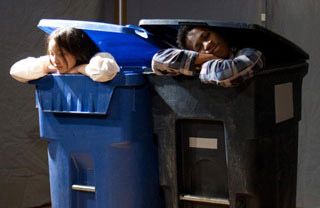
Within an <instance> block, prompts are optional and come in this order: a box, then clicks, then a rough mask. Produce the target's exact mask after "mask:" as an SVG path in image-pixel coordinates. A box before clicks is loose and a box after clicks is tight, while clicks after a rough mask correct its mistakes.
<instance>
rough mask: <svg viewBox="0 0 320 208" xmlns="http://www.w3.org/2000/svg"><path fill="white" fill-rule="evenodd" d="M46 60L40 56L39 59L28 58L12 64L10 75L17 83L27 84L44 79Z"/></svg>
mask: <svg viewBox="0 0 320 208" xmlns="http://www.w3.org/2000/svg"><path fill="white" fill-rule="evenodd" d="M46 58H47V57H46V56H41V57H39V58H35V57H28V58H25V59H22V60H20V61H18V62H16V63H15V64H13V66H12V67H11V69H10V75H11V76H12V77H13V78H14V79H16V80H18V81H19V82H27V81H30V80H34V79H38V78H41V77H44V76H45V75H47V73H46V72H45V70H44V69H45V67H47V65H48V63H47V61H48V60H46Z"/></svg>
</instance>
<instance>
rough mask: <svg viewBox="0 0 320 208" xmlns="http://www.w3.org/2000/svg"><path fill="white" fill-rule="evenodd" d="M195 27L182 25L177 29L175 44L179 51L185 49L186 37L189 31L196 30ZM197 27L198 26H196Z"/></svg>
mask: <svg viewBox="0 0 320 208" xmlns="http://www.w3.org/2000/svg"><path fill="white" fill-rule="evenodd" d="M196 27H197V26H195V25H183V26H181V27H180V28H179V30H178V34H177V44H178V47H179V48H181V49H186V48H187V47H186V36H187V34H188V32H189V31H191V30H192V29H194V28H196ZM198 27H199V26H198Z"/></svg>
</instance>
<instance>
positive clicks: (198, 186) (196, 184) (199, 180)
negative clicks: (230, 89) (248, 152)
mask: <svg viewBox="0 0 320 208" xmlns="http://www.w3.org/2000/svg"><path fill="white" fill-rule="evenodd" d="M176 133H177V149H178V151H177V167H178V175H180V176H179V177H178V180H179V182H178V183H179V196H182V195H183V196H186V197H184V198H183V197H182V198H181V197H180V198H181V200H180V203H181V204H182V205H183V206H182V207H190V206H188V204H194V203H196V202H195V201H194V200H193V198H192V197H194V198H200V199H201V198H203V197H205V198H208V199H213V198H222V199H228V178H227V175H228V174H227V165H226V151H225V138H224V127H223V123H222V122H218V121H201V120H179V121H178V122H177V132H176ZM187 196H190V197H187ZM199 201H202V202H201V203H199V205H197V206H196V205H194V206H192V207H199V208H200V207H201V208H204V207H208V204H209V205H210V200H207V202H204V200H199ZM212 201H213V200H211V203H212ZM211 206H212V204H211ZM209 207H210V206H209Z"/></svg>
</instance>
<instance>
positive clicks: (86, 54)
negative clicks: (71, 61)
mask: <svg viewBox="0 0 320 208" xmlns="http://www.w3.org/2000/svg"><path fill="white" fill-rule="evenodd" d="M52 39H53V40H55V42H56V46H57V47H58V50H59V51H60V53H61V55H62V57H63V59H65V57H64V54H63V50H62V49H64V50H66V51H67V52H68V53H70V54H71V55H73V56H74V57H75V58H76V65H80V64H87V63H89V61H90V59H91V58H92V57H93V56H94V55H95V54H96V53H98V52H99V51H100V50H99V48H98V47H97V46H96V44H95V43H94V42H93V41H92V40H91V39H90V37H89V36H88V35H87V34H86V33H85V32H83V31H82V30H80V29H76V28H72V27H63V28H59V29H56V30H55V31H53V32H52V33H51V34H50V35H49V36H48V37H47V48H48V45H49V41H50V40H52ZM47 53H48V54H49V51H47Z"/></svg>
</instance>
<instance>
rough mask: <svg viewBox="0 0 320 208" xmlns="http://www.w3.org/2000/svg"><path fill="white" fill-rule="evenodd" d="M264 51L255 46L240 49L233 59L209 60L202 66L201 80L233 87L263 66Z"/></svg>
mask: <svg viewBox="0 0 320 208" xmlns="http://www.w3.org/2000/svg"><path fill="white" fill-rule="evenodd" d="M263 65H264V57H263V55H262V53H261V52H260V51H258V50H256V49H253V48H245V49H242V50H240V51H239V52H238V53H237V55H236V56H235V58H233V59H225V60H224V59H215V60H211V61H207V62H206V63H204V64H203V65H202V67H201V72H200V76H199V78H200V80H201V82H204V83H211V84H217V85H221V86H224V87H233V86H236V85H238V84H239V83H240V82H242V81H243V80H246V79H248V78H250V77H253V75H254V73H256V72H257V71H259V70H260V69H261V68H263Z"/></svg>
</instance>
